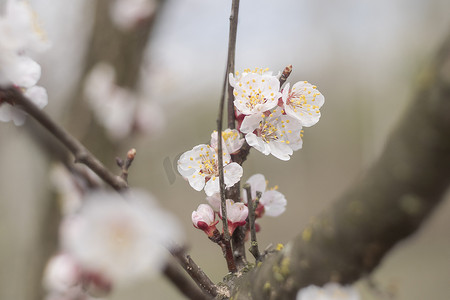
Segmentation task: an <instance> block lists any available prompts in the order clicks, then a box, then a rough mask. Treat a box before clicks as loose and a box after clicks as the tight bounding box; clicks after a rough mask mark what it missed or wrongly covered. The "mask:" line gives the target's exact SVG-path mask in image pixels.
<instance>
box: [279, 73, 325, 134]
mask: <svg viewBox="0 0 450 300" xmlns="http://www.w3.org/2000/svg"><path fill="white" fill-rule="evenodd" d="M324 102H325V98H324V97H323V95H322V94H321V93H320V92H319V91H318V90H317V87H316V86H314V85H312V84H310V83H308V82H307V81H299V82H297V83H295V84H294V85H293V86H292V89H289V83H287V84H286V86H285V87H284V89H283V104H284V110H285V112H286V114H287V115H289V116H292V117H294V118H296V119H297V120H299V121H300V122H301V123H302V125H303V126H305V127H310V126H312V125H314V124H316V123H317V122H318V121H319V119H320V110H319V109H320V108H321V107H322V105H323V104H324Z"/></svg>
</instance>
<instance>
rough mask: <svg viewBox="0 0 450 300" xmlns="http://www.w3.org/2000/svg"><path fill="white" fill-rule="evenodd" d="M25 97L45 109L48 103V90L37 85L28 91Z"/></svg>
mask: <svg viewBox="0 0 450 300" xmlns="http://www.w3.org/2000/svg"><path fill="white" fill-rule="evenodd" d="M24 95H25V96H26V97H27V98H28V99H30V100H31V101H32V102H33V103H34V104H35V105H36V106H37V107H39V108H41V109H42V108H44V107H45V106H46V105H47V103H48V95H47V90H46V89H44V88H43V87H41V86H37V85H36V86H33V87H31V88H29V89H27V90H26V91H25V93H24Z"/></svg>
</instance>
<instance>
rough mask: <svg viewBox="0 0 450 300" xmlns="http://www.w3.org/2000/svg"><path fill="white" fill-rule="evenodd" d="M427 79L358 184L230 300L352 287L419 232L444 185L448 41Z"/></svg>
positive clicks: (449, 105)
mask: <svg viewBox="0 0 450 300" xmlns="http://www.w3.org/2000/svg"><path fill="white" fill-rule="evenodd" d="M427 75H428V77H427V78H426V80H424V81H423V82H422V88H421V89H420V90H419V92H418V93H417V95H416V97H415V100H414V101H413V102H412V103H411V105H410V106H409V109H408V111H407V113H406V115H405V116H404V118H403V119H402V121H401V122H400V123H399V124H398V126H397V128H396V129H395V130H394V131H393V132H392V134H391V136H390V138H389V139H388V142H387V144H386V147H385V149H384V151H383V153H382V155H381V157H380V158H379V159H378V161H377V162H376V163H375V164H374V165H373V166H372V167H371V169H369V171H368V172H367V174H366V175H365V177H364V178H363V179H361V180H360V181H359V182H358V183H357V184H355V185H354V186H353V187H351V188H350V189H349V190H348V191H347V192H346V193H345V194H344V195H342V196H341V197H340V198H339V199H338V200H337V201H336V202H335V204H334V205H333V206H332V207H331V208H330V209H328V210H326V211H325V212H324V213H322V214H321V215H319V216H318V217H317V218H315V219H314V221H312V222H311V223H310V224H309V225H308V226H307V227H306V228H305V229H304V230H303V231H302V232H301V233H300V234H299V235H298V236H297V237H296V238H295V239H294V240H293V241H291V242H290V243H289V244H288V245H287V246H286V247H285V248H284V250H283V251H281V252H278V253H277V254H275V255H273V256H272V257H270V258H269V259H268V260H266V261H265V262H264V263H263V264H262V265H261V266H260V267H257V268H256V269H254V270H253V271H252V272H250V273H249V274H248V275H247V276H246V277H245V278H244V279H243V280H240V281H239V282H238V283H237V284H238V285H239V286H238V287H237V288H235V290H234V292H233V298H234V299H295V295H296V293H297V291H298V290H299V289H300V288H303V287H305V286H308V285H310V284H315V285H323V284H325V283H326V282H329V281H338V282H340V283H343V284H348V283H352V282H354V281H356V280H357V279H358V278H360V277H361V276H363V275H364V274H367V273H370V272H371V271H373V270H374V268H375V267H376V266H378V264H379V262H380V260H381V259H382V258H383V256H384V255H386V254H387V253H388V251H389V250H390V249H391V248H392V247H393V246H394V245H395V244H396V243H397V242H398V241H400V240H402V239H404V238H406V237H407V236H409V235H410V234H412V233H413V232H415V231H416V230H417V229H418V228H419V226H420V225H421V224H422V222H423V221H424V220H425V219H426V218H427V217H428V216H429V215H430V213H431V212H432V210H433V209H434V208H435V207H436V206H437V205H438V204H439V203H440V201H441V200H442V198H443V195H444V193H445V192H446V190H447V188H448V186H449V184H450V168H449V167H448V166H450V118H449V116H450V37H449V39H448V40H447V41H446V43H445V44H444V46H443V47H442V50H441V51H440V52H439V54H438V55H437V59H436V61H435V62H434V65H433V66H432V68H431V70H429V72H427ZM249 295H251V296H249Z"/></svg>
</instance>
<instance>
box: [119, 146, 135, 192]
mask: <svg viewBox="0 0 450 300" xmlns="http://www.w3.org/2000/svg"><path fill="white" fill-rule="evenodd" d="M135 157H136V149H134V148H132V149H130V150H129V151H128V153H127V158H126V159H125V161H124V160H122V159H121V158H119V157H116V163H117V165H118V166H119V167H120V168H121V170H122V174H120V177H121V178H122V179H123V180H125V182H126V183H128V169H129V168H130V167H131V164H132V163H133V160H134V158H135Z"/></svg>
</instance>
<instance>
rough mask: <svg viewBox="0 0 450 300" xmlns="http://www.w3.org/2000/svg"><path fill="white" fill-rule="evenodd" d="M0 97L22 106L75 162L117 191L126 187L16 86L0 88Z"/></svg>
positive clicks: (119, 178)
mask: <svg viewBox="0 0 450 300" xmlns="http://www.w3.org/2000/svg"><path fill="white" fill-rule="evenodd" d="M0 98H5V99H11V101H12V102H13V103H15V105H17V106H19V107H20V108H22V109H23V110H24V111H25V112H27V113H28V114H29V115H30V116H32V117H33V118H34V119H35V120H36V121H37V122H39V123H40V124H41V125H42V126H43V127H45V128H46V129H47V130H48V131H49V132H50V133H51V134H52V135H53V136H54V137H55V138H57V139H58V140H59V141H60V142H61V143H62V144H63V145H64V146H66V147H67V149H69V151H70V152H72V154H73V155H74V156H75V162H79V163H83V164H85V165H86V166H88V167H89V168H90V169H91V170H92V171H94V172H95V173H96V174H97V175H98V176H99V177H100V178H101V179H102V180H103V181H105V182H106V183H108V184H109V185H110V186H111V187H113V188H114V189H116V190H117V191H121V190H124V189H127V188H128V185H127V183H126V182H125V181H124V180H123V179H122V178H121V177H120V176H116V175H114V174H112V173H111V172H110V171H109V170H108V169H107V168H106V167H105V166H104V165H103V164H102V163H101V162H100V161H99V160H98V159H97V158H96V157H95V156H94V155H92V154H91V153H90V152H89V151H88V150H87V149H86V148H85V147H84V146H83V145H82V144H81V143H80V142H79V141H78V140H77V139H76V138H74V137H73V136H72V135H71V134H70V133H68V132H67V131H66V130H65V129H64V128H62V127H61V126H59V125H58V124H56V123H55V122H54V121H53V120H52V119H50V117H49V116H48V115H47V114H46V113H45V112H43V111H42V110H40V109H39V108H38V107H37V106H36V105H34V104H33V103H32V102H31V101H30V100H28V99H27V98H26V97H25V96H24V95H23V94H22V93H21V92H20V91H19V90H17V89H16V88H13V87H12V88H8V89H0Z"/></svg>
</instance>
